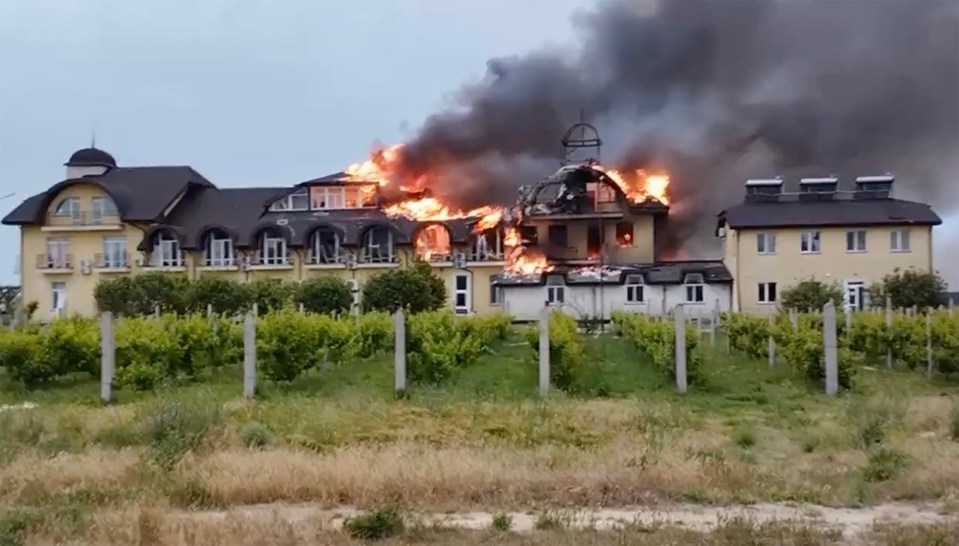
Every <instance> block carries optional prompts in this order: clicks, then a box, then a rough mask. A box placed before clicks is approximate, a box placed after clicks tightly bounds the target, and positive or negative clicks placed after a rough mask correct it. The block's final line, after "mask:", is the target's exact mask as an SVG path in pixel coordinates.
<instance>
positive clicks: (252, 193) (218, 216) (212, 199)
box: [166, 187, 289, 248]
mask: <svg viewBox="0 0 959 546" xmlns="http://www.w3.org/2000/svg"><path fill="white" fill-rule="evenodd" d="M288 191H289V188H284V187H272V188H212V187H211V188H204V189H202V190H200V191H197V192H196V193H195V194H194V195H191V196H190V198H189V199H184V200H183V202H182V203H181V204H180V205H179V206H177V207H176V208H175V209H174V210H173V212H172V213H170V215H169V217H168V218H167V220H166V223H167V224H169V225H171V226H173V227H175V228H176V231H177V232H178V233H179V234H181V236H182V237H183V238H184V240H183V241H182V244H183V247H184V248H199V247H200V246H202V237H203V234H204V233H205V232H206V231H207V230H208V229H211V228H218V229H221V230H223V231H226V232H227V233H228V234H230V236H231V237H232V238H233V240H234V241H235V242H239V241H240V240H241V239H242V238H245V237H246V233H247V232H248V231H249V230H250V229H251V228H253V227H254V226H255V225H257V224H258V223H259V222H260V219H261V217H262V216H263V214H264V212H265V211H266V207H265V206H264V203H266V202H267V201H269V200H270V199H272V198H273V197H274V196H277V195H281V194H285V193H286V192H288Z"/></svg>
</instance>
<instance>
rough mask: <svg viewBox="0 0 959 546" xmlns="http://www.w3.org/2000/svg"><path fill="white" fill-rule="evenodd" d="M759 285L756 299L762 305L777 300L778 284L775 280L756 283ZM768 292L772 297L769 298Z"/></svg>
mask: <svg viewBox="0 0 959 546" xmlns="http://www.w3.org/2000/svg"><path fill="white" fill-rule="evenodd" d="M757 286H758V287H759V293H758V294H757V300H756V301H758V302H759V303H761V304H763V305H771V304H775V303H776V302H777V301H778V300H779V285H778V284H777V283H776V281H767V282H761V283H759V284H758V285H757ZM770 294H771V295H772V298H770V297H769V296H770Z"/></svg>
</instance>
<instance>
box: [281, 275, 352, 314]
mask: <svg viewBox="0 0 959 546" xmlns="http://www.w3.org/2000/svg"><path fill="white" fill-rule="evenodd" d="M295 300H296V303H297V304H301V305H303V309H304V310H306V311H310V312H313V313H324V314H328V315H332V314H343V313H346V312H347V311H349V310H350V307H351V306H352V305H353V292H352V291H351V290H350V286H349V285H348V284H346V281H344V280H343V279H341V278H339V277H333V276H327V277H319V278H316V279H308V280H305V281H303V282H302V283H301V284H300V286H299V288H298V289H297V291H296V296H295Z"/></svg>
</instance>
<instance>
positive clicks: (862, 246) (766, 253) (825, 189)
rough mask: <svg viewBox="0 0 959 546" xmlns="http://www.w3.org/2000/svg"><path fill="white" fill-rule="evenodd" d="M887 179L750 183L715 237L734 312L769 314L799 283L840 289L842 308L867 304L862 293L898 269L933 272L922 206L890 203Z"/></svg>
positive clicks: (927, 211) (930, 221)
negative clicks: (793, 185)
mask: <svg viewBox="0 0 959 546" xmlns="http://www.w3.org/2000/svg"><path fill="white" fill-rule="evenodd" d="M893 184H894V178H893V177H892V176H890V175H884V176H863V177H859V178H856V179H855V181H854V183H853V186H852V187H850V188H846V189H840V188H839V180H838V179H837V178H835V177H829V178H805V179H802V180H800V181H799V184H798V186H799V187H798V191H791V192H785V191H784V187H783V180H782V179H778V178H776V179H765V180H749V181H747V182H746V198H745V201H744V202H743V203H741V204H739V205H736V206H734V207H732V208H729V209H727V210H725V211H723V212H721V213H720V214H719V221H718V226H717V234H718V235H719V237H720V238H721V240H722V247H723V262H724V263H725V264H726V267H727V268H728V269H729V272H730V273H731V274H732V277H733V279H734V281H733V309H734V310H741V311H746V312H753V313H761V312H769V311H770V310H771V309H775V308H776V307H777V305H778V303H777V301H778V296H779V293H780V292H781V291H782V290H784V289H786V288H789V287H790V286H792V285H794V284H796V283H797V282H799V281H802V280H804V279H817V280H820V281H824V282H829V283H838V284H839V285H840V286H842V288H843V290H844V292H845V294H846V304H847V305H849V306H851V307H853V308H856V309H863V308H866V307H868V306H869V305H870V302H869V300H868V290H867V288H868V287H869V285H870V284H871V283H873V282H876V281H879V280H880V279H882V277H883V276H885V275H887V274H889V273H892V272H893V271H895V270H896V269H900V270H906V269H917V270H920V271H932V263H933V262H932V248H933V247H932V228H933V226H936V225H939V224H940V223H942V221H941V220H940V218H939V216H937V215H936V213H935V212H933V211H932V209H931V208H930V207H929V205H926V204H923V203H915V202H911V201H903V200H900V199H894V198H893V197H892V188H893Z"/></svg>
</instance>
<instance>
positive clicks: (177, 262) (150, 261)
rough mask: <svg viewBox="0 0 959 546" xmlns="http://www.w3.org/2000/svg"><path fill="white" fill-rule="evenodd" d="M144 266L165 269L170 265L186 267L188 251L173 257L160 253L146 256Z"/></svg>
mask: <svg viewBox="0 0 959 546" xmlns="http://www.w3.org/2000/svg"><path fill="white" fill-rule="evenodd" d="M143 267H153V268H157V269H164V268H169V267H186V253H184V252H180V253H178V254H177V255H176V256H175V257H173V258H169V257H168V258H161V256H160V254H159V253H152V254H148V255H146V256H145V259H144V262H143Z"/></svg>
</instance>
